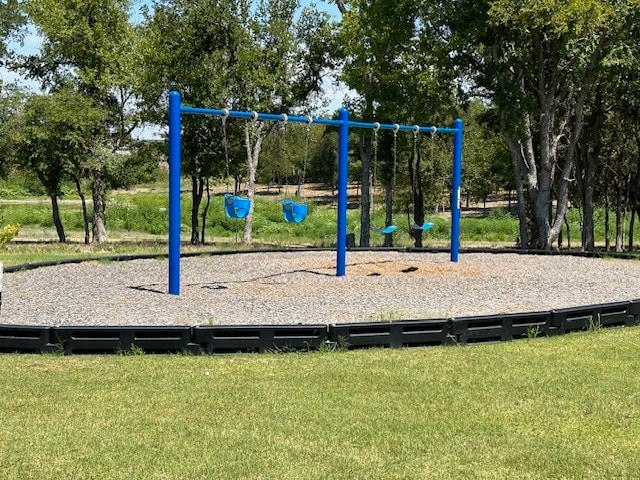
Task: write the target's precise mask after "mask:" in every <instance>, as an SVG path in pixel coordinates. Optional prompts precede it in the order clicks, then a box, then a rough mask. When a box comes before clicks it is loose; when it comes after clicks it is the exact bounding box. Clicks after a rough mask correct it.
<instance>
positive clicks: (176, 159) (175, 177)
mask: <svg viewBox="0 0 640 480" xmlns="http://www.w3.org/2000/svg"><path fill="white" fill-rule="evenodd" d="M180 128H181V127H180V94H179V93H178V92H170V93H169V293H170V294H172V295H180Z"/></svg>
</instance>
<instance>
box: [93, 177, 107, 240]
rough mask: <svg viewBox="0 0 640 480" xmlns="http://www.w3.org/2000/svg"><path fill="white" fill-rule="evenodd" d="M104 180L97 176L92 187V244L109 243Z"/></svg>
mask: <svg viewBox="0 0 640 480" xmlns="http://www.w3.org/2000/svg"><path fill="white" fill-rule="evenodd" d="M103 190H104V188H103V184H102V179H101V178H100V177H99V176H97V177H95V178H94V179H93V183H92V185H91V197H92V199H93V241H92V243H104V242H106V241H107V229H106V228H105V226H104V216H105V202H104V191H103Z"/></svg>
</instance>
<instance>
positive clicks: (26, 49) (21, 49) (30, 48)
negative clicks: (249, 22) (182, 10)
mask: <svg viewBox="0 0 640 480" xmlns="http://www.w3.org/2000/svg"><path fill="white" fill-rule="evenodd" d="M133 3H134V6H133V13H132V16H131V19H132V21H134V22H139V21H141V19H142V17H141V15H140V9H141V8H142V6H143V5H148V6H150V5H151V4H152V3H153V2H152V1H151V0H137V1H135V0H134V2H133ZM301 4H302V6H303V7H305V6H308V5H311V4H315V5H316V7H317V8H318V9H319V10H321V11H325V12H327V13H329V14H330V15H332V16H333V17H335V18H338V16H339V15H340V13H339V11H338V8H337V7H336V6H335V4H330V3H328V1H327V0H319V1H312V0H302V1H301ZM41 43H42V38H41V37H40V36H39V35H38V34H37V32H36V31H35V30H34V29H33V28H31V29H29V31H28V32H27V34H26V35H25V37H24V39H23V40H22V43H21V44H18V43H15V42H14V43H11V44H10V48H14V49H16V50H17V51H18V53H21V54H25V55H29V54H33V53H36V52H37V51H38V50H39V48H40V45H41ZM0 79H2V82H3V83H4V84H9V83H14V82H18V83H19V84H21V85H23V86H25V87H27V88H29V89H31V90H32V91H34V92H37V91H39V87H38V83H37V82H34V81H30V80H27V79H25V78H23V77H21V76H20V75H19V74H17V73H15V72H11V71H9V70H7V69H6V68H0ZM324 89H325V93H326V95H327V96H328V97H329V99H330V105H329V110H330V111H333V110H337V109H338V108H339V107H340V106H341V104H342V100H343V97H344V95H345V94H346V93H347V89H346V88H345V87H344V86H338V87H336V86H334V85H332V83H331V82H330V81H326V82H325V85H324Z"/></svg>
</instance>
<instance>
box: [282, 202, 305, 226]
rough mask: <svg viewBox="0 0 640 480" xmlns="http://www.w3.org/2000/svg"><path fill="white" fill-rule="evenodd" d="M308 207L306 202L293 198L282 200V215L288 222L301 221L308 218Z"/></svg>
mask: <svg viewBox="0 0 640 480" xmlns="http://www.w3.org/2000/svg"><path fill="white" fill-rule="evenodd" d="M308 210H309V209H308V207H307V205H306V204H304V203H296V202H294V201H293V200H288V199H285V200H282V216H283V217H284V221H285V222H287V223H300V222H302V221H303V220H304V219H305V218H307V213H308Z"/></svg>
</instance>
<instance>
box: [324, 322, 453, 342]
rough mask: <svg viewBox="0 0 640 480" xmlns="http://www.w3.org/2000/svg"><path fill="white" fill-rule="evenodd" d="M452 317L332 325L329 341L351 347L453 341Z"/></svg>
mask: <svg viewBox="0 0 640 480" xmlns="http://www.w3.org/2000/svg"><path fill="white" fill-rule="evenodd" d="M449 323H450V322H449V319H446V318H445V319H434V320H431V319H429V320H400V321H395V322H371V323H347V324H337V325H330V326H329V341H330V342H332V343H334V344H336V345H338V346H347V347H348V348H366V347H374V346H375V347H390V348H401V347H417V346H429V345H447V344H450V343H453V341H452V338H451V336H450V334H449V331H450V328H449Z"/></svg>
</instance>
